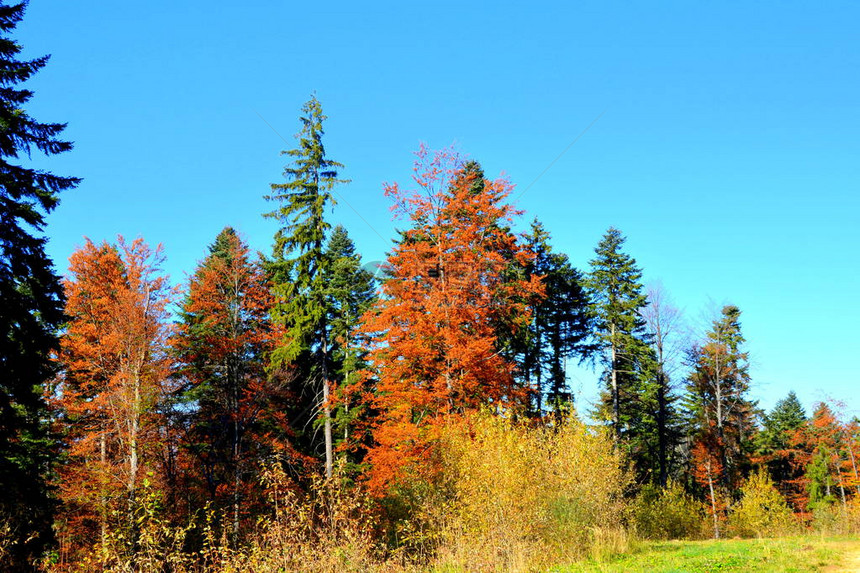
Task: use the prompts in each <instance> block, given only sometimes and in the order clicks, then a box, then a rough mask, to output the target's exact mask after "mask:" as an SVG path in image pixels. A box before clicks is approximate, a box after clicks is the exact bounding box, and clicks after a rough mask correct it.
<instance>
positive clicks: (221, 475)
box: [173, 227, 294, 541]
mask: <svg viewBox="0 0 860 573" xmlns="http://www.w3.org/2000/svg"><path fill="white" fill-rule="evenodd" d="M271 306H272V296H271V293H270V292H269V289H268V285H267V283H266V280H265V277H264V273H263V271H262V269H261V268H260V266H259V264H257V263H255V262H254V261H252V260H251V259H250V257H249V250H248V247H247V245H246V244H245V243H244V242H243V241H242V240H241V239H240V238H239V236H238V235H237V234H236V232H235V231H234V230H233V229H232V228H230V227H227V228H225V229H224V230H223V231H221V232H220V233H219V234H218V236H217V237H216V239H215V242H214V243H213V244H212V245H211V246H210V247H209V255H208V256H207V257H206V258H205V259H204V260H203V261H202V262H201V263H200V265H199V266H198V267H197V270H196V271H195V272H194V274H193V275H192V276H191V278H190V280H189V285H188V293H187V296H186V298H185V301H184V302H183V305H182V310H181V312H180V317H181V322H180V324H179V328H178V332H177V336H176V337H175V338H174V339H173V348H174V352H175V354H176V357H177V359H178V362H179V374H180V376H181V377H182V379H183V380H184V382H185V383H186V386H185V388H184V391H183V393H182V399H183V402H184V407H180V408H178V409H177V410H178V412H179V413H183V412H184V413H186V417H187V418H188V419H187V421H186V422H185V423H184V424H182V426H184V427H187V435H186V437H185V446H186V448H187V449H188V450H190V452H191V455H192V458H193V461H192V462H191V467H188V468H186V470H187V471H188V472H189V473H192V474H193V477H192V476H189V478H190V479H189V481H190V482H191V483H192V485H197V486H198V487H194V488H193V489H194V494H195V495H196V496H197V497H202V498H203V499H202V500H201V499H198V500H195V501H196V504H195V505H197V506H202V505H203V503H205V502H214V504H215V507H217V508H219V509H223V510H225V511H229V515H230V517H231V524H230V525H231V528H232V532H231V537H232V539H233V540H234V541H236V540H238V538H239V535H240V525H241V520H242V516H243V515H247V514H248V511H247V509H248V507H249V506H252V505H254V504H262V503H264V500H265V496H264V494H263V491H262V489H261V488H260V487H259V482H260V475H259V471H260V469H261V467H262V464H263V463H264V462H265V461H266V459H267V458H268V457H269V455H270V454H271V453H273V452H279V453H286V454H291V457H294V456H292V448H291V447H290V442H289V437H290V436H289V427H288V425H287V424H285V423H283V422H282V421H281V420H280V419H279V418H280V417H281V415H280V411H281V410H282V409H284V408H285V407H286V406H287V405H288V403H289V396H288V395H287V393H285V392H284V391H282V388H281V386H282V384H281V383H280V382H281V381H279V380H278V376H275V375H273V376H269V377H267V376H266V373H265V368H264V367H265V360H266V356H267V354H268V353H269V352H271V350H272V348H273V346H274V339H275V335H274V333H273V329H272V327H271V324H270V322H269V317H268V315H269V311H270V310H271ZM201 490H202V491H201ZM194 509H196V507H195V508H194Z"/></svg>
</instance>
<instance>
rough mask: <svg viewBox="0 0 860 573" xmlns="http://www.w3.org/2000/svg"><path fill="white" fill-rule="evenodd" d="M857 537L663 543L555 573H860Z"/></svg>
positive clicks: (568, 567) (566, 568) (859, 543)
mask: <svg viewBox="0 0 860 573" xmlns="http://www.w3.org/2000/svg"><path fill="white" fill-rule="evenodd" d="M857 567H860V539H858V538H857V537H828V538H822V537H812V536H806V537H789V538H780V539H745V540H741V539H738V540H725V541H668V542H664V543H648V544H643V545H642V546H641V547H640V548H639V549H638V550H637V551H634V552H633V553H631V554H629V555H624V556H621V557H618V558H615V559H612V560H609V561H605V562H585V563H577V564H574V565H569V566H566V567H563V568H559V569H556V570H555V571H557V572H558V573H592V572H606V573H616V572H618V573H620V572H622V571H623V572H625V573H627V572H630V573H633V572H640V571H641V572H643V573H644V572H648V573H670V572H671V573H681V572H684V573H711V572H721V571H737V572H747V571H780V572H805V571H826V572H834V573H835V572H837V571H860V568H857Z"/></svg>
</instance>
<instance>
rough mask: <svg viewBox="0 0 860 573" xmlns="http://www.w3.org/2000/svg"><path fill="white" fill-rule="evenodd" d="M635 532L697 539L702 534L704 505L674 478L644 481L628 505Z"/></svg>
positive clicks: (648, 536)
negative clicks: (657, 482)
mask: <svg viewBox="0 0 860 573" xmlns="http://www.w3.org/2000/svg"><path fill="white" fill-rule="evenodd" d="M630 513H631V522H632V525H633V527H634V528H635V531H636V534H637V535H638V536H640V537H642V538H644V539H655V540H664V539H697V538H699V537H701V536H702V531H703V527H704V523H703V522H704V520H705V517H706V514H705V508H704V506H703V505H702V503H701V502H699V501H696V500H695V499H693V497H692V496H690V495H689V494H687V492H686V491H684V488H683V487H682V486H681V485H680V484H678V483H675V482H669V483H668V484H667V485H666V487H664V488H661V487H659V486H657V485H652V484H649V485H646V486H645V487H643V488H642V491H640V492H639V495H638V496H637V497H636V499H635V501H634V502H633V504H632V506H631V509H630Z"/></svg>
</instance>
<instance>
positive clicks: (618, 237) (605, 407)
mask: <svg viewBox="0 0 860 573" xmlns="http://www.w3.org/2000/svg"><path fill="white" fill-rule="evenodd" d="M624 241H625V238H624V236H622V234H621V232H620V231H619V230H618V229H615V228H612V227H610V228H609V230H608V231H607V232H606V234H605V235H604V236H603V239H602V240H601V241H600V243H599V244H598V245H597V248H596V249H595V253H596V254H597V256H596V258H594V259H593V260H592V261H590V264H591V272H590V273H589V275H588V277H587V278H586V283H585V284H586V286H587V288H588V293H589V298H590V299H591V309H592V310H591V311H592V314H593V316H594V320H595V329H596V333H595V337H596V339H597V345H598V348H599V349H600V350H601V352H602V355H603V356H602V362H603V366H604V373H603V381H604V384H605V385H606V389H605V391H604V393H603V397H602V402H603V404H602V408H601V411H602V415H603V416H604V417H605V418H606V419H608V420H609V422H610V424H611V426H612V431H613V433H614V435H615V439H616V441H617V442H620V441H621V440H622V439H625V440H626V441H628V444H629V445H632V444H633V440H634V438H637V435H636V434H637V431H636V428H635V424H636V423H637V421H638V420H641V418H642V417H641V415H640V408H641V404H640V403H639V392H640V390H641V382H642V379H643V377H644V376H645V375H646V373H647V371H648V368H649V367H650V361H651V350H650V348H649V347H648V337H647V332H646V330H645V321H644V320H643V319H642V316H641V312H642V310H643V309H644V308H645V305H646V303H647V298H646V296H645V294H644V293H643V292H642V289H643V286H642V283H641V282H640V281H641V280H642V271H640V270H639V268H638V267H637V266H636V260H635V259H633V258H632V257H631V256H630V255H628V254H626V253H624V252H623V251H622V250H621V247H622V246H623V244H624Z"/></svg>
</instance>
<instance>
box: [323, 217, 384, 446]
mask: <svg viewBox="0 0 860 573" xmlns="http://www.w3.org/2000/svg"><path fill="white" fill-rule="evenodd" d="M325 256H326V258H327V261H328V262H327V276H326V278H325V283H326V285H327V290H326V297H327V308H328V314H329V316H330V318H329V320H328V327H329V332H328V338H329V340H331V345H332V346H331V353H330V355H331V362H332V366H331V369H330V371H331V373H332V379H333V381H334V382H335V388H336V402H335V404H336V405H335V413H334V420H333V424H334V427H335V430H337V436H338V437H337V438H336V439H335V442H336V443H339V447H340V448H341V449H352V450H355V449H357V448H359V447H362V446H366V444H360V443H359V440H358V439H353V440H352V441H350V431H351V430H352V431H353V432H355V430H356V428H357V427H358V426H360V425H361V423H362V422H363V421H364V420H363V419H364V418H365V417H366V416H365V415H366V404H364V402H363V401H362V400H361V393H362V391H363V389H364V388H363V385H362V381H361V377H360V376H358V373H359V371H361V370H363V369H364V368H365V367H366V362H365V357H366V352H367V349H366V345H365V342H366V341H365V340H364V338H363V337H362V336H361V333H360V332H359V327H360V324H361V317H362V316H363V315H364V314H365V313H366V312H367V311H368V310H369V309H370V307H371V306H372V305H373V304H374V303H375V302H376V287H375V281H374V279H373V275H372V274H371V273H369V272H368V271H366V270H365V269H363V268H362V267H361V257H360V256H359V255H358V254H357V253H356V252H355V245H354V244H353V242H352V240H351V239H350V238H349V234H348V233H347V232H346V229H345V228H344V227H343V226H341V225H338V226H337V227H335V228H334V231H333V232H332V235H331V238H330V239H329V242H328V246H327V248H326V252H325ZM353 438H356V436H353Z"/></svg>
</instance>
